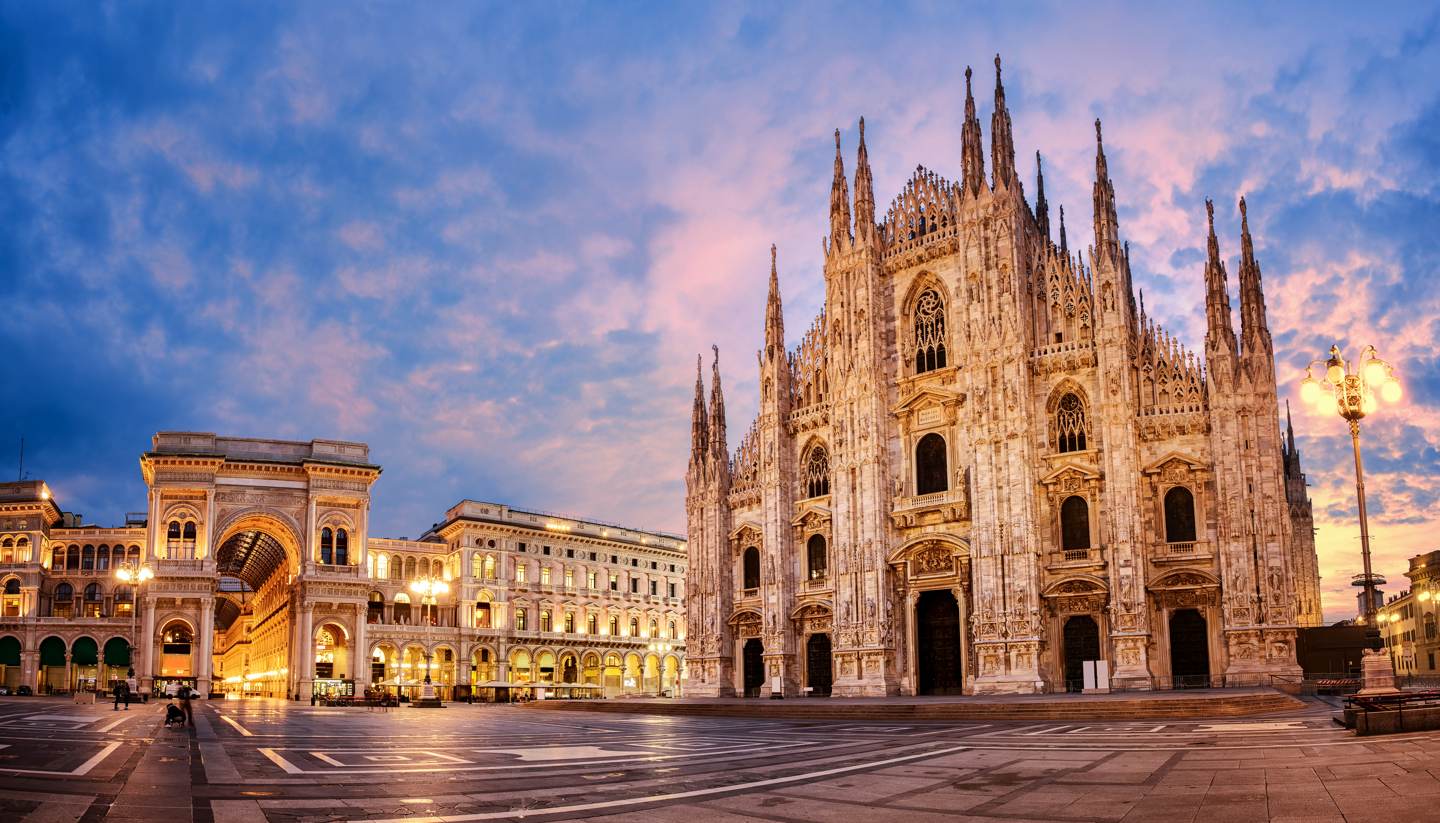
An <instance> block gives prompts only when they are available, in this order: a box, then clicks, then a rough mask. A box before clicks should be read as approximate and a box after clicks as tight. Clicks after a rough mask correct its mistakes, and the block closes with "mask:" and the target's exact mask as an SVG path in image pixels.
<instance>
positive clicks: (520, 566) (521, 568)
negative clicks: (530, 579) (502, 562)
mask: <svg viewBox="0 0 1440 823" xmlns="http://www.w3.org/2000/svg"><path fill="white" fill-rule="evenodd" d="M515 582H516V583H524V582H525V564H524V563H516V564H515Z"/></svg>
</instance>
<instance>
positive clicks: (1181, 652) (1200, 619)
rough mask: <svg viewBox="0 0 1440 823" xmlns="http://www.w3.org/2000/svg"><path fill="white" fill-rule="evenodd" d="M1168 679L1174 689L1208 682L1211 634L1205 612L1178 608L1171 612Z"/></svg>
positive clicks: (1206, 684)
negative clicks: (1203, 613)
mask: <svg viewBox="0 0 1440 823" xmlns="http://www.w3.org/2000/svg"><path fill="white" fill-rule="evenodd" d="M1170 679H1171V682H1172V684H1173V685H1174V687H1175V688H1177V689H1203V688H1205V687H1207V686H1209V685H1210V637H1209V631H1208V626H1207V625H1206V623H1205V617H1204V615H1202V614H1200V612H1199V611H1197V610H1195V609H1179V610H1177V611H1176V612H1175V613H1173V614H1171V615H1170Z"/></svg>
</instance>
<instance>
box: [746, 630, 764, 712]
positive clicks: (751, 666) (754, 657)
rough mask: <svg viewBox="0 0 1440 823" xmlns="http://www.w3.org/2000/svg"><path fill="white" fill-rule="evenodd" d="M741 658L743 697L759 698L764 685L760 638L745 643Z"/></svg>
mask: <svg viewBox="0 0 1440 823" xmlns="http://www.w3.org/2000/svg"><path fill="white" fill-rule="evenodd" d="M741 658H742V659H743V660H744V662H745V692H744V694H745V696H746V697H759V696H760V688H761V687H762V686H764V685H765V644H764V643H761V642H760V638H758V637H752V638H750V639H749V640H746V641H745V646H744V649H743V650H742V653H741Z"/></svg>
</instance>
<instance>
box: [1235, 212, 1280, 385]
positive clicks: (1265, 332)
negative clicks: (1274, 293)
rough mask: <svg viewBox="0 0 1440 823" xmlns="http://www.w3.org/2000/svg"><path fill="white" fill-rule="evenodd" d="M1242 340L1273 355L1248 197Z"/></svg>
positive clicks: (1243, 234) (1243, 215)
mask: <svg viewBox="0 0 1440 823" xmlns="http://www.w3.org/2000/svg"><path fill="white" fill-rule="evenodd" d="M1240 340H1241V343H1242V345H1243V347H1244V349H1245V350H1246V352H1247V353H1248V352H1249V351H1251V350H1254V351H1259V352H1262V353H1264V354H1265V356H1266V357H1269V352H1270V350H1271V348H1272V347H1271V345H1270V329H1269V327H1268V325H1267V324H1266V321H1265V291H1264V289H1262V288H1261V286H1260V264H1259V263H1258V262H1256V260H1255V244H1254V242H1253V241H1251V239H1250V216H1249V214H1248V213H1247V212H1246V209H1245V198H1243V197H1242V198H1240Z"/></svg>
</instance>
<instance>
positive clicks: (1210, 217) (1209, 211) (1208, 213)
mask: <svg viewBox="0 0 1440 823" xmlns="http://www.w3.org/2000/svg"><path fill="white" fill-rule="evenodd" d="M1205 219H1206V220H1207V221H1209V223H1210V233H1211V234H1214V233H1215V203H1214V201H1212V200H1211V199H1210V198H1208V197H1207V198H1205Z"/></svg>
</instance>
